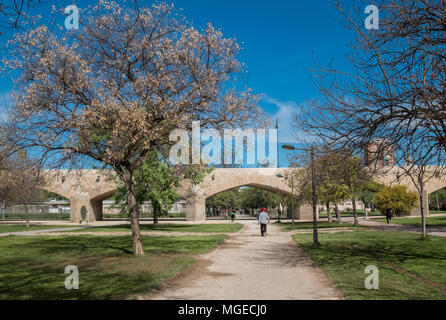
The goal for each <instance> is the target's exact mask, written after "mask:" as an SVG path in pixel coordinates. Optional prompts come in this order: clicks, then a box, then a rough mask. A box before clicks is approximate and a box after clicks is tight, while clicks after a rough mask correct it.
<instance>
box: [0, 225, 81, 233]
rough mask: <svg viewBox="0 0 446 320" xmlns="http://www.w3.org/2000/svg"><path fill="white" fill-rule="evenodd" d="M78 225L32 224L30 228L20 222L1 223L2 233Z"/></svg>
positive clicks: (0, 229)
mask: <svg viewBox="0 0 446 320" xmlns="http://www.w3.org/2000/svg"><path fill="white" fill-rule="evenodd" d="M75 227H77V226H56V225H30V226H29V227H28V228H27V227H26V226H25V225H18V224H0V233H9V232H22V231H33V230H45V229H62V228H75Z"/></svg>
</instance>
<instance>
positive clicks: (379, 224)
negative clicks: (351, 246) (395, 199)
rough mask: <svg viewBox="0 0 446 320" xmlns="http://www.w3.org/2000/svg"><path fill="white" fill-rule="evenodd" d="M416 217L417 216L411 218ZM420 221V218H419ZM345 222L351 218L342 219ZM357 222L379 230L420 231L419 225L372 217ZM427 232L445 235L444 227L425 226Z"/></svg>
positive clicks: (434, 234)
mask: <svg viewBox="0 0 446 320" xmlns="http://www.w3.org/2000/svg"><path fill="white" fill-rule="evenodd" d="M413 219H417V218H413ZM419 219H420V221H421V218H419ZM344 221H347V222H353V218H347V219H344ZM359 224H360V225H361V226H367V227H374V228H376V229H379V230H387V231H404V232H412V233H421V228H420V227H413V226H406V225H403V224H396V223H395V224H393V223H390V224H387V223H383V222H378V221H374V220H373V219H369V220H365V219H363V218H361V219H360V220H359ZM426 230H427V234H429V235H433V236H439V237H446V227H435V226H432V227H427V229H426Z"/></svg>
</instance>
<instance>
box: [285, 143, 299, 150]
mask: <svg viewBox="0 0 446 320" xmlns="http://www.w3.org/2000/svg"><path fill="white" fill-rule="evenodd" d="M282 149H285V150H288V151H292V150H296V148H295V147H293V146H292V145H290V144H284V145H283V146H282Z"/></svg>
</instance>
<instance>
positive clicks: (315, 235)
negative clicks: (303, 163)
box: [282, 144, 319, 247]
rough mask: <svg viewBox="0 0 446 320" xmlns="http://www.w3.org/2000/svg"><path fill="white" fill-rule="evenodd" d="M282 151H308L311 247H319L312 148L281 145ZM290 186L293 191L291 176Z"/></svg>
mask: <svg viewBox="0 0 446 320" xmlns="http://www.w3.org/2000/svg"><path fill="white" fill-rule="evenodd" d="M282 148H283V149H285V150H287V151H299V150H302V151H310V156H311V191H312V192H311V193H312V198H313V246H314V247H317V246H319V240H318V238H319V237H318V231H317V209H316V208H317V197H316V179H315V172H314V171H315V170H314V146H311V148H310V149H305V148H296V147H294V146H292V145H287V144H286V145H283V146H282ZM291 178H292V180H291V184H292V186H293V187H292V189H294V182H293V176H291ZM292 194H293V191H292V192H291V199H292V198H293V195H292ZM291 205H293V201H291ZM293 229H294V212H293Z"/></svg>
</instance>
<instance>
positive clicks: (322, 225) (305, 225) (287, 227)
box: [277, 221, 355, 231]
mask: <svg viewBox="0 0 446 320" xmlns="http://www.w3.org/2000/svg"><path fill="white" fill-rule="evenodd" d="M277 225H280V226H281V227H282V230H283V231H292V230H293V229H292V224H291V223H288V222H287V223H280V224H277ZM354 226H355V225H354V224H353V223H347V222H342V223H338V222H335V221H334V222H331V223H328V222H325V221H323V222H318V223H317V227H318V229H331V228H351V227H354ZM310 229H313V222H295V223H294V230H310Z"/></svg>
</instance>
